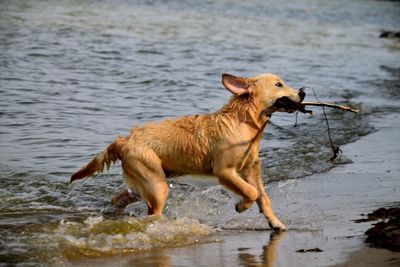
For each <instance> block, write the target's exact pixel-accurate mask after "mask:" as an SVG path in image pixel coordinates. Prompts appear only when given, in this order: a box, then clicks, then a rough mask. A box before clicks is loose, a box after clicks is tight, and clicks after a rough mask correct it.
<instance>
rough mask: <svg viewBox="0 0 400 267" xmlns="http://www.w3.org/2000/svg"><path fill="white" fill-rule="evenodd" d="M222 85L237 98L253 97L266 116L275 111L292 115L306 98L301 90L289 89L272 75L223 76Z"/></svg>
mask: <svg viewBox="0 0 400 267" xmlns="http://www.w3.org/2000/svg"><path fill="white" fill-rule="evenodd" d="M222 84H223V85H224V86H225V88H226V89H228V90H229V91H230V92H231V93H233V94H234V95H236V96H237V97H241V96H245V95H249V96H253V97H254V99H255V100H256V101H257V104H258V105H260V108H261V110H262V112H264V113H267V114H271V113H273V112H276V111H283V112H289V113H292V112H294V111H296V110H298V109H300V108H301V107H302V105H301V104H300V103H301V101H303V99H304V97H305V96H306V94H305V92H304V91H303V90H302V89H300V90H295V89H292V88H290V87H289V86H287V85H286V84H285V82H284V81H283V80H282V79H281V78H279V77H278V76H276V75H273V74H260V75H258V76H255V77H250V78H244V77H236V76H233V75H230V74H223V75H222Z"/></svg>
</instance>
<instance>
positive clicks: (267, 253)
mask: <svg viewBox="0 0 400 267" xmlns="http://www.w3.org/2000/svg"><path fill="white" fill-rule="evenodd" d="M284 236H285V232H272V233H271V234H270V235H269V242H268V243H267V244H266V245H265V246H263V250H262V254H261V255H253V254H251V253H246V252H245V251H246V248H239V249H238V257H239V263H240V265H241V266H246V267H247V266H265V267H273V266H275V265H274V264H275V259H276V248H277V246H278V244H279V242H280V240H281V239H282V238H283V237H284Z"/></svg>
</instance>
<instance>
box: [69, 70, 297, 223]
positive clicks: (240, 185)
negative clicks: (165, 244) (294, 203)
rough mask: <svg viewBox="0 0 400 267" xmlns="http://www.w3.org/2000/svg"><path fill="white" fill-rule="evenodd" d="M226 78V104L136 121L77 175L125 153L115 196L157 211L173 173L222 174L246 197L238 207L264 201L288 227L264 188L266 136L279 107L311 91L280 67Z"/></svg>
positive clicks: (289, 107) (264, 209)
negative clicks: (121, 185)
mask: <svg viewBox="0 0 400 267" xmlns="http://www.w3.org/2000/svg"><path fill="white" fill-rule="evenodd" d="M222 84H223V85H224V87H225V88H226V89H227V90H228V91H230V92H231V93H232V94H233V95H232V97H231V98H230V100H229V102H228V103H227V104H225V105H224V106H223V107H222V108H221V109H220V110H218V111H216V112H214V113H211V114H202V115H189V116H184V117H180V118H176V119H165V120H162V121H159V122H150V123H147V124H144V125H142V126H137V127H133V128H132V129H131V131H130V134H129V135H128V136H126V137H125V136H119V137H117V138H116V139H115V141H114V142H113V143H112V144H111V145H109V146H108V147H107V148H106V149H105V150H104V151H102V152H100V153H99V154H97V155H96V156H95V157H94V158H93V159H92V160H91V161H90V162H89V163H88V164H87V165H86V166H84V167H83V168H81V169H80V170H79V171H77V172H76V173H74V174H73V175H72V176H71V180H70V181H71V183H72V182H73V181H75V180H78V179H82V178H84V177H89V176H91V175H93V174H94V173H95V172H102V171H103V169H104V167H107V168H109V166H110V164H111V163H115V162H116V161H118V160H120V161H121V163H122V169H123V177H124V182H125V185H126V187H127V190H125V191H123V192H121V193H119V194H118V195H117V196H115V197H114V198H113V199H112V203H113V204H114V205H116V206H120V207H125V206H127V205H128V204H130V203H131V202H134V201H137V200H138V199H141V200H142V201H144V202H145V203H146V205H147V208H148V214H149V215H152V214H157V215H161V214H162V211H163V207H164V204H165V201H166V198H167V195H168V185H167V181H166V179H167V178H169V177H173V176H179V175H184V174H192V175H205V176H215V177H217V178H218V181H219V183H220V184H222V185H223V186H225V187H226V188H227V189H229V190H231V191H233V192H234V193H236V194H238V195H240V196H241V197H242V199H241V200H240V201H239V202H238V203H237V204H236V205H235V209H236V211H237V212H243V211H245V210H247V209H248V208H250V207H251V206H252V204H253V203H254V202H256V203H257V205H258V207H259V210H260V212H261V213H263V215H264V216H265V218H266V219H267V220H268V222H269V225H270V227H271V228H273V229H274V230H277V231H278V230H285V225H284V224H283V223H281V222H280V221H279V220H278V218H277V217H276V216H275V214H274V212H273V211H272V208H271V205H270V200H269V198H268V196H267V194H266V192H265V190H264V186H263V182H262V179H261V167H260V159H259V149H260V140H261V137H262V133H263V131H264V129H265V127H266V125H267V123H268V121H269V120H270V118H271V115H272V114H273V113H274V112H288V113H292V112H294V111H296V110H298V109H299V105H300V104H301V102H302V101H303V99H304V97H305V93H304V91H303V90H301V89H299V90H295V89H292V88H290V87H289V86H287V85H286V84H285V83H284V81H283V80H282V79H281V78H279V77H278V76H276V75H273V74H261V75H258V76H255V77H249V78H245V77H237V76H234V75H230V74H223V75H222Z"/></svg>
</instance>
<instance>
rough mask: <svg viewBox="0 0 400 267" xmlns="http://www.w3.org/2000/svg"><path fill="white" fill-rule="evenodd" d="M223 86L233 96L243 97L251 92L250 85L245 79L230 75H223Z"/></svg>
mask: <svg viewBox="0 0 400 267" xmlns="http://www.w3.org/2000/svg"><path fill="white" fill-rule="evenodd" d="M222 84H223V85H224V86H225V88H226V89H228V90H229V91H230V92H231V93H232V94H235V95H237V96H241V95H243V94H247V93H249V92H250V90H249V87H250V85H249V84H248V83H247V81H246V79H245V78H242V77H236V76H233V75H230V74H226V73H224V74H222Z"/></svg>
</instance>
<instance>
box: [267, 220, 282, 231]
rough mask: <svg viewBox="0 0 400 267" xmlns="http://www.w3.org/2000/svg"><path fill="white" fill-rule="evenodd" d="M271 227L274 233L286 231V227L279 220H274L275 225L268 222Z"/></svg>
mask: <svg viewBox="0 0 400 267" xmlns="http://www.w3.org/2000/svg"><path fill="white" fill-rule="evenodd" d="M268 224H269V227H271V228H272V229H273V230H274V231H285V230H286V226H285V225H284V224H283V223H281V222H280V221H279V220H278V219H276V220H274V222H273V223H271V222H268Z"/></svg>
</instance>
